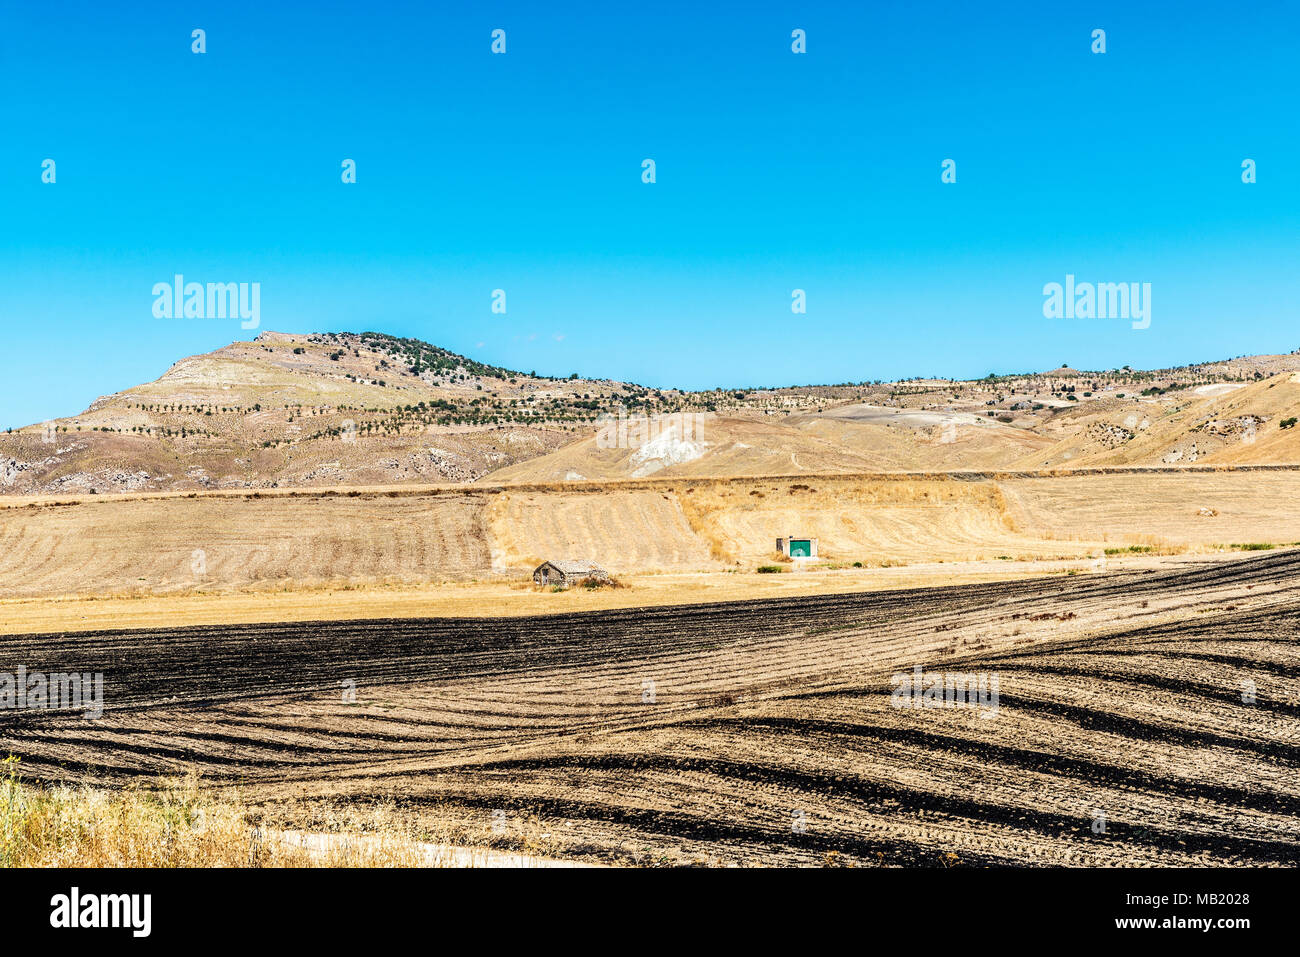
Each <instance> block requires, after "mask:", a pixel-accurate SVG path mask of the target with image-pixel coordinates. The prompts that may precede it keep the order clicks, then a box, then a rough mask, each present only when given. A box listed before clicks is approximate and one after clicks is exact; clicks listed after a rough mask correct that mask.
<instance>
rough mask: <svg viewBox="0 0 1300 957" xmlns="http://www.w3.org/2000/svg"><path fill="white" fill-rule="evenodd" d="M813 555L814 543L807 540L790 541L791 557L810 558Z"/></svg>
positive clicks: (793, 539)
mask: <svg viewBox="0 0 1300 957" xmlns="http://www.w3.org/2000/svg"><path fill="white" fill-rule="evenodd" d="M810 555H812V541H811V539H807V538H792V539H790V557H791V558H808V557H809V556H810Z"/></svg>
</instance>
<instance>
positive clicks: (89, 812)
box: [0, 756, 529, 867]
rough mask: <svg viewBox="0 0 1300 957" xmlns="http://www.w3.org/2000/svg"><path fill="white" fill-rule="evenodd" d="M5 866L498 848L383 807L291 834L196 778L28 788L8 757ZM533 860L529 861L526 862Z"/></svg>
mask: <svg viewBox="0 0 1300 957" xmlns="http://www.w3.org/2000/svg"><path fill="white" fill-rule="evenodd" d="M0 769H2V770H0V817H3V826H2V827H0V867H430V866H433V867H439V866H441V867H458V866H459V867H464V866H471V867H472V866H483V865H486V864H490V863H495V861H494V860H493V859H492V858H491V857H490V856H489V855H490V854H491V852H486V851H482V852H480V851H471V850H468V849H457V848H448V847H446V846H439V845H431V844H424V843H420V842H418V841H416V840H414V839H413V838H412V837H411V836H409V835H406V834H403V833H401V831H400V829H399V827H398V825H397V823H396V821H395V815H393V814H392V813H384V812H382V811H380V810H377V811H376V813H375V814H374V815H373V816H372V819H371V820H369V821H367V822H366V824H367V825H369V827H367V829H366V831H365V832H363V833H359V834H321V835H309V836H306V837H307V838H309V839H304V836H302V835H296V834H295V835H289V834H286V833H285V832H283V831H280V830H276V829H270V828H266V827H264V826H260V825H259V824H258V823H255V822H256V821H257V820H258V814H257V813H256V812H254V811H253V810H252V809H250V808H249V807H248V806H246V805H245V804H244V803H243V802H242V801H241V800H240V798H239V796H238V794H237V793H236V792H234V791H226V792H222V793H216V792H213V791H210V790H205V789H203V788H201V787H200V786H199V780H198V778H197V776H195V775H193V774H191V775H189V776H187V777H184V778H179V779H171V780H167V781H164V782H162V784H161V786H159V787H158V788H155V789H148V790H146V789H139V788H128V789H124V790H120V791H114V790H107V789H102V788H80V787H78V788H74V787H50V788H44V787H39V786H33V785H30V784H25V783H24V782H23V781H22V778H21V776H20V774H19V772H18V758H16V757H12V756H11V757H9V758H6V759H5V760H4V761H3V762H0ZM528 863H529V862H528V861H527V860H522V861H521V864H523V865H525V866H526V865H527V864H528Z"/></svg>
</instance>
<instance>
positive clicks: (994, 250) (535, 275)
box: [0, 0, 1300, 427]
mask: <svg viewBox="0 0 1300 957" xmlns="http://www.w3.org/2000/svg"><path fill="white" fill-rule="evenodd" d="M497 27H500V28H503V29H505V30H506V31H507V53H506V54H505V55H504V56H495V55H492V54H491V53H490V50H489V46H490V33H491V31H492V30H493V29H494V28H497ZM1098 27H1100V28H1103V29H1105V30H1106V32H1107V52H1106V53H1105V54H1104V55H1095V54H1093V53H1091V52H1090V44H1091V39H1090V34H1091V31H1092V30H1093V29H1094V28H1098ZM194 28H203V29H205V30H206V31H207V47H208V52H207V53H206V54H204V55H195V54H193V53H191V52H190V44H191V39H190V33H191V30H193V29H194ZM794 28H802V29H804V30H806V31H807V37H808V41H807V43H808V52H807V53H806V54H804V55H795V54H793V53H791V52H790V42H791V41H790V32H791V30H792V29H794ZM1298 35H1300V13H1298V12H1297V7H1296V5H1295V4H1281V3H1269V2H1264V3H1257V4H1251V5H1249V6H1247V7H1242V8H1231V7H1228V6H1226V5H1223V4H1219V5H1218V6H1217V9H1216V8H1211V7H1209V6H1204V7H1198V6H1197V5H1196V4H1184V3H1178V4H1173V3H1168V4H1151V5H1142V4H1136V5H1135V4H1131V3H1113V4H1097V3H1093V4H1085V3H1042V2H1041V0H1040V2H1033V3H1023V4H1020V3H1016V4H1011V3H1002V4H993V5H991V4H972V3H969V2H954V3H925V2H919V3H918V2H905V3H904V2H900V3H888V4H865V3H863V4H850V3H841V4H819V3H806V2H799V3H794V2H786V3H761V2H760V3H743V4H740V3H737V4H734V5H725V6H724V5H720V4H718V5H715V4H701V3H698V2H691V3H666V2H655V3H653V4H649V5H641V4H629V5H625V6H623V7H622V8H621V9H618V10H616V9H615V8H614V6H613V5H609V4H591V5H574V4H569V5H563V9H561V5H557V4H549V3H548V4H525V3H518V4H514V3H464V4H450V3H427V2H421V3H410V4H401V3H382V2H379V3H354V2H347V3H324V4H315V3H313V4H293V3H287V2H286V3H268V2H260V3H240V2H233V3H232V2H222V3H212V4H188V3H185V2H175V0H172V2H167V3H157V4H148V3H133V4H128V5H117V4H106V3H76V4H58V3H50V4H33V3H27V4H18V3H11V4H7V5H6V6H5V10H4V13H3V17H2V18H0V91H2V92H0V131H2V133H3V136H2V138H0V222H2V223H3V228H2V229H0V310H2V312H0V320H2V321H3V324H4V333H5V339H4V342H5V348H4V349H3V350H2V351H0V427H3V426H7V425H19V424H24V423H29V422H34V421H40V420H42V419H44V418H47V417H51V416H56V415H67V414H72V413H74V412H77V411H79V410H81V409H82V408H84V407H85V406H86V404H87V403H88V402H90V401H91V400H92V399H93V398H94V397H96V396H97V395H100V394H103V393H107V392H111V391H114V390H116V389H121V388H125V387H128V386H131V385H134V384H136V383H138V382H142V381H146V380H150V379H153V378H156V377H157V376H158V375H160V374H161V373H162V372H164V371H165V370H166V368H167V366H168V365H169V364H170V363H171V362H172V361H173V360H175V359H177V358H179V357H181V356H183V355H188V354H193V353H196V352H204V351H208V350H211V349H214V348H217V347H219V346H221V345H223V344H225V343H227V342H229V341H231V340H232V339H236V338H249V337H251V336H252V335H254V334H255V333H254V332H246V331H244V330H241V329H240V328H239V324H238V322H237V321H232V320H219V319H163V320H160V319H155V318H154V317H153V315H152V311H151V310H152V304H153V297H152V295H151V288H152V286H153V284H154V283H156V282H160V281H169V280H170V278H171V276H172V275H173V274H175V273H178V272H179V273H183V274H184V275H185V276H186V277H187V278H188V279H192V280H198V281H203V282H207V281H214V282H215V281H222V282H226V281H245V282H252V281H256V282H260V283H261V287H262V301H261V313H262V314H261V323H262V328H263V329H273V330H280V331H299V332H302V331H309V330H345V329H346V330H353V331H360V330H366V329H374V330H380V331H386V332H390V333H394V334H397V335H407V336H417V337H420V338H422V339H426V340H429V341H431V342H434V343H437V344H440V345H443V346H446V347H448V348H451V349H454V350H456V351H459V352H465V353H468V354H471V355H473V356H475V357H477V358H481V359H484V360H486V361H489V362H493V363H496V364H500V365H506V366H510V367H514V368H521V369H524V370H529V369H536V370H537V371H539V372H545V373H551V374H560V375H564V374H568V373H569V372H572V371H578V372H581V373H583V374H585V375H593V376H602V377H611V378H619V379H630V380H636V381H639V382H643V383H646V384H650V385H657V386H662V387H673V386H680V387H683V388H699V387H709V386H714V385H734V386H744V385H766V384H792V383H804V382H813V381H819V382H820V381H844V380H862V379H877V378H895V377H901V376H909V375H945V376H955V377H966V376H979V375H984V374H986V373H988V372H990V371H1016V370H1026V369H1035V368H1044V367H1051V366H1056V365H1059V364H1060V363H1062V362H1069V363H1070V364H1071V365H1074V366H1079V367H1092V368H1097V367H1113V366H1117V365H1124V364H1130V365H1133V366H1135V367H1138V366H1151V365H1167V364H1175V363H1183V362H1188V361H1195V360H1200V359H1208V358H1218V357H1223V356H1228V355H1239V354H1243V353H1250V352H1266V351H1289V350H1291V349H1293V348H1296V347H1300V323H1298V322H1297V319H1298V318H1300V310H1298V309H1297V303H1298V302H1300V258H1298V256H1297V254H1298V253H1300V248H1298V247H1300V242H1298V237H1300V215H1298V214H1300V119H1298V118H1297V103H1298V102H1300V56H1297V55H1296V49H1297V36H1298ZM647 157H649V158H653V159H654V160H655V161H656V163H657V174H658V182H657V183H655V184H654V185H645V184H643V183H642V182H641V161H642V160H643V159H645V158H647ZM46 158H52V159H54V160H55V161H56V163H57V182H56V183H55V184H54V185H47V184H43V183H41V181H40V174H41V162H42V160H44V159H46ZM345 158H351V159H354V160H356V162H357V164H358V182H357V183H356V184H355V185H344V184H343V183H341V182H340V164H341V162H342V160H343V159H345ZM946 158H952V159H955V160H956V162H957V164H958V165H957V183H956V184H954V185H944V184H942V183H941V182H940V164H941V162H942V161H943V160H944V159H946ZM1245 158H1251V159H1254V160H1256V162H1257V164H1258V179H1259V181H1258V183H1256V184H1254V185H1250V186H1247V185H1243V184H1242V183H1241V178H1240V174H1241V168H1240V167H1241V161H1242V160H1243V159H1245ZM1066 273H1074V274H1076V275H1077V276H1078V277H1079V279H1080V280H1092V281H1116V282H1118V281H1137V282H1150V283H1151V284H1152V298H1153V302H1152V307H1153V308H1152V312H1153V319H1152V324H1151V327H1150V328H1149V329H1146V330H1133V329H1132V328H1131V327H1130V325H1129V323H1127V322H1124V321H1122V320H1059V319H1058V320H1048V319H1044V318H1043V315H1042V301H1043V297H1042V287H1043V285H1044V283H1048V282H1053V281H1056V282H1060V281H1063V279H1064V276H1065V274H1066ZM496 288H502V289H504V290H505V291H506V295H507V306H508V311H507V314H506V315H504V316H501V315H494V314H493V313H492V312H491V311H490V303H491V292H492V290H493V289H496ZM794 288H803V289H805V290H806V291H807V297H808V299H807V301H808V311H807V314H806V315H794V314H792V313H791V311H790V293H791V290H792V289H794Z"/></svg>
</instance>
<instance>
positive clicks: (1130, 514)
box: [0, 469, 1300, 631]
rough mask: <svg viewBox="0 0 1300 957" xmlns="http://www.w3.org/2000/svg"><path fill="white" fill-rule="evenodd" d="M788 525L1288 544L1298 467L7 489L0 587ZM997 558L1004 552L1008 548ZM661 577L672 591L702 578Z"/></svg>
mask: <svg viewBox="0 0 1300 957" xmlns="http://www.w3.org/2000/svg"><path fill="white" fill-rule="evenodd" d="M791 534H796V535H809V536H815V537H817V538H818V539H819V540H820V545H819V555H820V556H821V558H822V559H824V560H825V561H826V562H828V563H832V564H835V565H839V566H852V565H854V564H855V563H857V564H859V565H862V566H866V567H877V568H878V567H881V566H895V565H910V564H916V563H925V562H947V563H962V562H966V563H971V562H1002V561H1004V560H1007V561H1015V562H1041V561H1060V560H1062V559H1086V558H1090V557H1097V556H1100V555H1101V554H1102V553H1103V550H1104V549H1105V548H1107V547H1113V546H1119V545H1127V544H1133V543H1140V544H1143V545H1150V546H1154V547H1156V548H1158V549H1159V550H1161V551H1163V552H1166V553H1178V552H1185V551H1192V552H1196V551H1213V550H1215V549H1218V548H1220V547H1222V546H1226V545H1229V544H1233V543H1257V544H1275V545H1276V544H1290V543H1293V542H1300V469H1278V470H1273V471H1252V472H1231V471H1223V472H1192V471H1188V472H1183V473H1172V472H1168V473H1158V472H1151V471H1142V472H1134V473H1127V474H1126V473H1123V472H1118V473H1109V474H1102V473H1096V474H1084V475H1060V476H1057V475H1053V476H1040V477H1030V476H1028V475H1026V474H1023V473H1019V474H1010V473H1009V474H1001V473H989V474H978V475H948V476H944V475H939V474H934V475H917V476H907V475H898V476H892V477H891V476H882V475H870V476H868V475H861V476H851V475H849V476H844V475H836V476H827V475H822V476H794V477H780V476H774V477H769V478H731V479H666V480H644V481H638V482H610V483H575V484H559V485H537V486H518V487H515V486H472V487H468V488H467V487H459V488H447V487H429V488H406V489H396V488H388V489H366V490H359V489H339V490H322V491H314V490H313V491H304V490H298V491H285V490H276V491H273V492H258V493H244V494H239V493H230V492H217V493H192V494H190V495H176V494H161V495H145V494H142V495H134V496H122V497H117V496H83V497H80V498H68V499H49V498H46V499H14V500H12V501H0V603H4V602H14V601H22V600H39V601H45V600H49V599H54V598H61V599H66V598H71V597H87V596H94V597H96V598H104V599H108V598H136V597H139V596H161V595H185V594H190V595H193V594H205V595H211V594H219V593H234V592H243V593H254V592H261V593H264V594H269V593H271V592H275V591H285V590H299V591H301V590H308V589H319V588H340V589H343V588H345V589H349V590H357V589H364V588H369V587H377V586H392V585H397V584H404V585H416V586H423V587H427V588H429V589H430V590H431V591H438V590H440V589H443V590H445V589H444V588H443V586H446V585H447V584H449V583H457V582H471V581H479V582H483V581H488V580H492V581H497V582H505V581H509V580H512V579H514V580H519V579H523V578H525V577H526V576H527V574H528V573H529V572H530V571H531V569H532V568H533V567H535V566H536V565H537V564H538V563H540V561H542V560H543V559H546V558H557V557H559V558H587V559H591V560H593V561H596V562H598V563H600V564H602V565H604V566H605V567H606V568H608V569H609V570H610V571H611V572H613V573H614V574H616V575H618V576H620V577H624V576H637V575H654V574H699V575H701V576H704V575H711V574H719V573H722V572H724V571H745V572H748V571H752V570H753V569H754V568H755V567H756V566H758V565H760V564H764V563H766V562H770V561H771V560H772V556H773V550H774V548H775V542H776V539H777V538H778V537H780V536H787V535H791ZM1046 570H1047V569H1043V571H1046ZM1003 574H1005V575H1006V576H1007V577H1014V576H1016V575H1018V574H1021V571H1020V570H1016V569H1012V568H1011V567H1010V566H1009V565H1008V567H1006V568H1005V570H1004V571H1003ZM752 577H757V576H752ZM755 587H756V588H758V587H760V586H757V585H756V586H755ZM863 587H870V585H869V584H866V583H864V585H863ZM678 590H679V591H680V592H681V593H682V594H683V595H684V596H685V598H684V600H699V599H700V598H701V597H706V596H705V595H704V594H703V590H697V591H698V592H700V593H698V594H694V595H692V594H690V591H691V590H690V588H689V587H687V586H679V587H678ZM737 597H739V596H737ZM480 598H481V596H477V595H474V596H467V602H466V605H467V606H469V605H472V604H474V603H475V602H477V601H478V600H479V599H480ZM653 600H654V601H656V602H657V601H659V600H661V599H660V598H659V597H655V598H654V599H653ZM663 600H669V601H671V600H682V599H675V598H673V597H671V596H669V597H667V598H665V599H663ZM123 610H124V611H126V610H127V609H123ZM438 613H441V610H439V612H438ZM466 613H470V612H469V611H468V607H467V611H466ZM328 614H330V613H325V612H323V613H322V617H324V616H327V615H328ZM4 617H5V609H4V608H3V607H0V631H4V630H12V629H6V628H5V623H4ZM54 617H55V618H56V619H57V617H58V616H57V615H56V616H54ZM273 617H275V616H274V615H273V614H267V616H266V618H267V619H270V618H273ZM57 627H64V625H63V624H61V623H56V624H54V625H53V626H52V628H57ZM33 630H37V629H33Z"/></svg>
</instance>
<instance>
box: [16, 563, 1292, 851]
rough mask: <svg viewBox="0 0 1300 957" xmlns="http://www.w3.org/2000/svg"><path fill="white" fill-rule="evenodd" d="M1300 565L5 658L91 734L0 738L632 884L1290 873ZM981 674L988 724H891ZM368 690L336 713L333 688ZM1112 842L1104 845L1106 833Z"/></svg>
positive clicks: (56, 641) (35, 758)
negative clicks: (772, 871)
mask: <svg viewBox="0 0 1300 957" xmlns="http://www.w3.org/2000/svg"><path fill="white" fill-rule="evenodd" d="M1298 575H1300V552H1295V551H1285V552H1272V553H1269V554H1267V555H1264V556H1262V557H1250V558H1242V559H1239V560H1234V561H1217V562H1206V563H1189V564H1187V565H1185V566H1184V567H1182V568H1179V569H1174V570H1164V571H1160V570H1148V571H1145V572H1133V573H1111V574H1099V575H1087V576H1078V577H1068V578H1067V577H1059V576H1058V577H1054V578H1051V579H1036V580H1028V581H1013V582H997V583H988V584H977V585H968V586H962V587H954V588H929V589H910V590H901V591H890V592H874V593H871V594H850V595H837V596H831V597H826V596H823V597H816V598H789V599H772V600H763V601H747V602H732V603H720V604H707V605H695V606H679V607H669V608H641V609H637V608H632V609H621V610H607V611H597V612H584V613H577V614H566V615H549V616H537V617H517V618H507V619H485V618H477V619H463V618H462V619H455V618H441V619H414V620H366V621H333V622H316V623H284V624H262V625H220V626H204V627H190V628H173V629H161V630H147V631H99V632H82V633H70V632H69V633H62V634H45V635H15V636H4V637H0V661H4V662H11V663H14V664H15V665H16V664H18V663H21V664H24V665H25V666H26V667H27V668H28V669H29V670H39V671H47V672H48V671H64V670H74V669H75V670H77V671H102V672H104V674H105V682H106V689H105V691H106V697H107V701H108V709H107V711H106V712H105V714H104V715H103V717H102V718H100V719H98V720H87V719H84V718H83V717H81V716H80V715H79V714H73V713H54V712H50V711H32V710H28V711H10V712H8V713H5V714H4V715H3V717H0V751H9V752H13V753H15V754H18V755H20V756H21V757H22V759H23V766H24V767H25V769H26V773H27V774H28V775H32V776H34V777H36V778H39V779H43V780H48V781H67V782H92V781H93V782H101V783H103V782H107V783H126V782H129V781H132V780H135V781H139V780H149V779H152V778H154V776H156V775H158V774H159V773H173V772H176V771H178V770H181V769H184V768H188V767H195V768H197V769H198V770H200V771H201V772H202V774H203V775H204V776H205V778H207V779H208V780H210V781H214V782H220V783H234V784H237V785H239V786H240V788H241V789H242V790H243V792H244V794H245V796H246V797H247V798H248V799H249V800H251V801H253V802H254V803H255V804H258V805H259V806H262V807H264V808H266V809H267V811H268V813H270V812H271V811H272V810H273V811H274V812H275V814H276V816H277V818H278V819H283V818H284V815H285V813H286V812H288V813H290V814H298V815H300V816H301V825H300V826H301V827H302V828H303V829H305V830H310V829H311V827H312V823H313V820H314V819H315V814H316V809H320V808H324V807H333V808H337V807H338V806H339V805H340V804H343V805H347V804H355V805H369V804H372V803H374V802H376V801H389V800H391V801H395V802H396V803H397V804H398V805H399V806H400V807H401V808H403V809H405V810H406V811H408V812H409V813H410V814H411V815H413V816H414V817H415V818H417V819H419V818H424V819H427V820H428V821H429V822H430V828H431V829H432V828H433V826H434V824H435V822H436V823H437V825H438V827H439V828H441V829H443V831H444V833H445V828H446V827H447V825H448V824H449V822H450V824H451V825H452V826H453V827H455V826H463V828H464V832H465V833H466V834H467V835H468V834H471V833H482V830H483V826H484V822H485V821H490V820H493V814H494V812H500V811H504V812H505V813H506V815H507V817H508V818H510V819H518V818H521V817H523V818H527V819H529V820H534V819H535V820H537V821H540V822H541V824H542V827H543V829H544V832H545V833H544V834H543V837H544V838H545V840H546V846H545V851H546V853H548V854H550V855H551V856H559V857H564V858H569V859H577V860H590V861H605V862H616V863H640V864H647V863H651V864H658V863H667V864H685V863H691V862H706V863H722V864H760V863H762V864H815V863H851V864H859V865H875V864H886V865H908V866H961V865H997V864H1018V865H1076V866H1077V865H1145V864H1166V865H1180V864H1181V865H1212V864H1230V865H1251V866H1253V865H1295V864H1296V863H1300V794H1298V793H1297V789H1296V782H1297V780H1300V777H1298V774H1297V772H1298V770H1300V684H1297V680H1296V679H1297V678H1298V677H1300V656H1298V655H1297V650H1298V647H1300V646H1298V644H1297V639H1298V637H1300V623H1298V621H1297V612H1300V585H1298V577H1297V576H1298ZM918 665H919V666H922V667H923V668H924V669H925V670H926V671H927V672H935V671H937V672H946V673H953V672H958V673H982V674H985V675H989V676H995V677H996V678H997V679H998V683H999V685H998V687H999V698H998V702H997V708H996V711H995V712H994V711H993V710H992V709H989V708H983V709H981V708H949V709H943V708H939V709H930V708H924V709H910V708H896V707H892V706H891V695H890V691H891V687H892V686H891V676H893V675H895V674H898V673H900V672H908V671H910V670H911V669H912V668H913V667H914V666H918ZM349 681H354V682H356V689H357V691H356V700H355V701H347V700H344V699H345V697H346V695H345V694H344V693H342V692H341V690H340V689H341V688H342V687H343V685H344V683H346V682H349ZM1103 816H1104V820H1105V828H1104V832H1099V829H1098V822H1099V821H1101V820H1102V819H1103Z"/></svg>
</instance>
